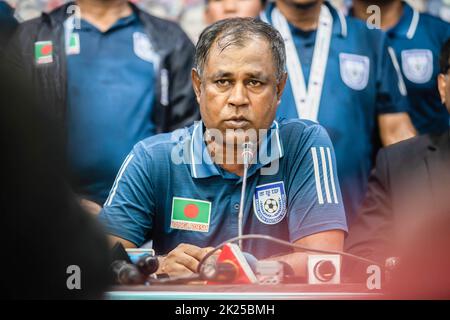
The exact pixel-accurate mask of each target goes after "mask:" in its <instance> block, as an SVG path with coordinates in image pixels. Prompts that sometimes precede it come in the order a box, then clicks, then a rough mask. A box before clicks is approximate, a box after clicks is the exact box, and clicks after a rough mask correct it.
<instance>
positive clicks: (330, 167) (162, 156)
mask: <svg viewBox="0 0 450 320" xmlns="http://www.w3.org/2000/svg"><path fill="white" fill-rule="evenodd" d="M203 131H204V130H203V124H202V122H197V123H195V124H194V125H193V126H191V127H190V128H186V129H180V130H177V131H175V132H173V133H171V134H169V133H167V134H160V135H156V136H153V137H151V138H148V139H145V140H143V141H142V142H140V143H138V144H137V145H136V146H135V147H134V149H133V151H132V152H131V153H130V155H129V156H128V157H127V159H126V160H125V162H124V164H123V166H122V168H121V170H120V171H119V174H118V177H117V179H116V181H115V182H114V185H113V188H112V189H111V192H110V195H109V197H108V199H107V201H106V203H105V205H104V208H103V210H102V211H101V213H100V216H99V219H100V220H101V222H102V223H103V224H104V225H105V226H106V228H107V231H108V232H109V233H110V234H113V235H115V236H118V237H120V238H123V239H126V240H128V241H131V242H133V243H134V244H136V245H137V246H140V245H142V244H143V243H144V242H146V241H147V240H150V239H152V240H153V248H154V249H155V250H156V252H157V253H158V254H164V253H167V252H169V251H170V250H172V249H174V248H175V247H176V246H177V245H178V244H180V243H189V244H193V245H197V246H200V247H207V246H215V245H218V244H220V243H221V242H223V241H225V240H227V239H230V238H233V237H236V236H237V235H238V212H239V203H240V196H241V187H242V178H241V177H239V176H237V175H235V174H233V173H230V172H227V171H225V170H223V169H222V168H221V167H220V166H218V165H216V164H215V163H213V162H212V160H211V158H210V156H209V152H208V151H207V149H206V145H205V143H204V139H203ZM259 150H260V152H259V153H258V157H256V160H255V163H254V164H252V166H251V167H250V168H249V173H248V179H247V193H246V197H245V208H244V219H243V221H244V223H243V225H244V234H265V235H271V236H274V237H277V238H280V239H284V240H287V241H291V242H294V241H296V240H298V239H300V238H303V237H306V236H308V235H311V234H314V233H318V232H323V231H326V230H336V229H337V230H344V231H347V225H346V217H345V213H344V208H343V204H342V198H341V193H340V188H339V183H338V180H337V176H336V166H335V158H334V152H333V146H332V144H331V141H330V139H329V137H328V135H327V133H326V131H325V130H324V129H323V128H322V127H321V126H319V125H317V124H314V123H312V122H309V121H302V120H298V119H297V120H285V121H283V122H280V123H278V122H276V121H275V122H274V123H273V125H272V127H271V130H269V131H268V134H267V137H266V138H265V139H264V141H263V142H262V143H261V148H260V149H259ZM264 150H268V151H264ZM180 206H182V208H183V209H182V210H181V209H180ZM180 210H181V211H180ZM192 214H194V215H192ZM195 214H197V215H198V216H195ZM180 215H181V216H180ZM198 219H200V220H198ZM244 250H245V251H247V252H250V253H252V254H254V255H255V256H256V257H258V258H263V257H268V256H271V255H274V254H279V253H283V252H290V251H289V249H287V248H286V247H282V246H279V245H273V244H272V243H268V242H265V241H261V240H250V241H245V242H244Z"/></svg>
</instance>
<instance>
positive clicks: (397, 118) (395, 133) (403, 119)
mask: <svg viewBox="0 0 450 320" xmlns="http://www.w3.org/2000/svg"><path fill="white" fill-rule="evenodd" d="M378 126H379V128H380V138H381V141H382V143H383V146H388V145H390V144H394V143H397V142H400V141H403V140H406V139H409V138H412V137H414V136H415V135H416V134H417V132H416V129H415V128H414V126H413V124H412V122H411V118H410V117H409V115H408V113H406V112H399V113H385V114H380V115H379V116H378Z"/></svg>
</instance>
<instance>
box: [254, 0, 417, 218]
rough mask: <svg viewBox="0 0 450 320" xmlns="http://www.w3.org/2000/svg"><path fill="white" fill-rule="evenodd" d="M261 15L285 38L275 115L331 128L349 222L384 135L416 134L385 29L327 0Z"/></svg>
mask: <svg viewBox="0 0 450 320" xmlns="http://www.w3.org/2000/svg"><path fill="white" fill-rule="evenodd" d="M261 18H262V19H263V20H264V21H268V22H269V23H271V24H272V25H274V26H275V27H276V28H277V29H278V30H280V32H281V33H282V35H283V37H284V38H285V39H287V40H286V48H287V61H288V63H287V71H288V74H289V80H288V82H287V85H286V90H285V92H284V94H283V97H282V99H281V104H280V106H279V108H278V111H277V116H278V117H283V118H304V119H309V120H312V121H317V122H318V123H320V124H321V125H323V126H324V127H325V129H326V130H327V131H328V134H329V135H330V138H331V140H332V142H333V145H334V147H335V150H336V158H337V166H338V168H337V170H338V176H339V181H340V185H341V188H342V195H343V198H344V204H345V210H346V214H347V218H348V221H349V224H351V222H352V220H353V219H354V217H355V216H356V213H357V212H358V209H359V207H360V205H361V202H362V200H363V198H364V194H365V191H366V188H367V180H368V177H369V174H370V170H371V169H372V165H373V159H374V157H375V155H376V151H377V150H378V148H379V145H380V140H381V142H382V144H383V145H389V144H391V143H395V142H398V141H400V140H403V139H406V138H409V137H412V136H413V135H414V134H415V129H414V127H413V125H412V124H411V120H410V118H409V116H408V113H407V111H408V100H407V98H406V90H405V87H404V83H403V81H402V79H401V75H400V74H399V73H398V72H396V69H395V67H394V66H395V61H394V62H393V59H395V56H393V57H392V56H391V55H390V54H389V52H388V48H387V39H386V36H385V35H384V34H383V33H382V32H381V31H378V30H368V29H367V28H366V26H365V24H363V23H362V22H361V21H359V20H358V19H355V18H351V17H344V16H343V14H342V13H341V12H340V11H338V10H337V9H335V8H334V7H333V6H332V5H331V4H330V3H329V2H328V1H322V0H278V1H276V2H275V3H273V4H269V5H268V6H267V8H266V10H265V11H264V12H263V13H262V14H261ZM325 168H327V167H326V166H325ZM327 170H328V169H327ZM321 186H322V187H323V188H324V190H325V191H326V190H328V189H329V186H327V185H326V183H323V184H321Z"/></svg>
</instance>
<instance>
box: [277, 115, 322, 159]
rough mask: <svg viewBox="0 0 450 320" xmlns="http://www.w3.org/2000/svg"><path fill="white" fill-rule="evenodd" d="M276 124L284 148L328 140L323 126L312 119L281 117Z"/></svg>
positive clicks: (301, 146) (306, 145) (288, 148)
mask: <svg viewBox="0 0 450 320" xmlns="http://www.w3.org/2000/svg"><path fill="white" fill-rule="evenodd" d="M277 124H278V128H279V132H280V138H281V141H282V143H283V146H284V149H285V150H288V151H289V150H295V149H299V148H300V149H302V148H305V147H308V146H313V145H314V144H315V142H317V141H324V140H326V141H327V142H328V141H329V137H328V133H327V131H326V130H325V128H324V127H322V126H321V125H320V124H318V123H317V122H314V121H310V120H304V119H288V120H287V119H281V120H279V121H278V122H277Z"/></svg>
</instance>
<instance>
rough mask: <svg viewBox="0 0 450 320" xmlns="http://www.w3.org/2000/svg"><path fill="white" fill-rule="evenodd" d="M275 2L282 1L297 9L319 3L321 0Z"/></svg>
mask: <svg viewBox="0 0 450 320" xmlns="http://www.w3.org/2000/svg"><path fill="white" fill-rule="evenodd" d="M276 2H284V3H285V4H287V5H289V6H292V7H296V8H298V9H307V8H309V7H313V6H315V5H317V4H319V3H320V4H321V3H322V2H323V0H277V1H276Z"/></svg>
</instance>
